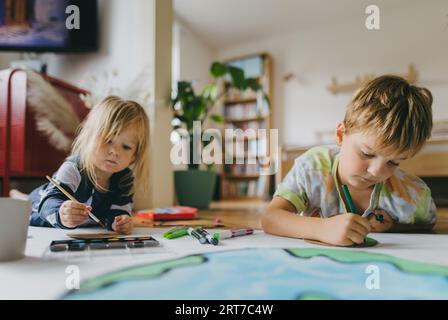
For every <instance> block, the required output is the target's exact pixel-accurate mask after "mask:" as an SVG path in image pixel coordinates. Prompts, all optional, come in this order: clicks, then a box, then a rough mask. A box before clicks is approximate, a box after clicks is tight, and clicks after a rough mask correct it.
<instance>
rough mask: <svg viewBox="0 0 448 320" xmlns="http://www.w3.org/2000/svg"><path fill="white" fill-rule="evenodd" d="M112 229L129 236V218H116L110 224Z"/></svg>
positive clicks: (130, 229)
mask: <svg viewBox="0 0 448 320" xmlns="http://www.w3.org/2000/svg"><path fill="white" fill-rule="evenodd" d="M112 229H113V230H114V231H115V232H118V233H123V234H131V233H132V219H131V217H130V216H128V215H127V214H123V215H121V216H116V217H115V219H114V223H113V224H112Z"/></svg>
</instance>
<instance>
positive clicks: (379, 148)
mask: <svg viewBox="0 0 448 320" xmlns="http://www.w3.org/2000/svg"><path fill="white" fill-rule="evenodd" d="M432 100H433V99H432V95H431V93H430V91H429V90H427V89H425V88H419V87H416V86H412V85H410V84H409V83H408V82H407V81H406V80H404V79H403V78H400V77H397V76H389V75H386V76H381V77H378V78H376V79H374V80H372V81H371V82H369V83H368V84H366V85H365V86H364V87H362V88H361V89H359V90H358V91H357V92H356V93H355V95H354V96H353V98H352V101H351V102H350V104H349V105H348V109H347V112H346V115H345V118H344V121H343V122H341V123H339V124H338V126H337V129H336V137H337V146H324V147H315V148H312V149H310V150H308V151H307V152H306V153H305V154H303V155H301V156H300V157H298V158H297V159H296V160H295V163H294V166H293V168H292V169H291V171H290V172H289V173H288V174H287V176H286V177H285V179H284V180H283V181H282V183H281V184H280V185H279V187H278V189H277V191H276V193H275V195H274V198H273V200H272V202H271V203H270V204H269V206H268V209H267V211H266V213H265V214H264V216H263V217H262V226H263V229H264V230H265V232H268V233H272V234H276V235H281V236H287V237H295V238H305V239H314V240H319V241H322V242H326V243H329V244H333V245H339V246H349V245H353V244H359V243H362V242H363V240H364V238H365V236H366V235H367V234H368V233H369V232H386V231H399V232H400V231H427V230H431V228H432V227H433V226H434V224H435V219H436V215H435V205H434V201H433V199H432V198H431V191H430V189H429V188H428V186H427V185H426V184H425V183H424V182H423V181H422V180H421V179H419V178H418V177H416V176H413V175H411V174H408V173H406V172H404V171H402V170H401V169H400V168H399V165H400V163H401V162H402V161H404V160H405V159H408V158H410V157H412V156H414V155H415V154H416V153H417V152H418V151H419V150H420V149H421V148H422V147H423V145H424V143H425V141H426V140H427V139H428V138H429V137H430V135H431V129H432V111H431V105H432ZM342 185H346V186H347V187H348V190H349V193H350V195H351V198H352V200H353V203H354V207H355V208H356V212H353V213H354V214H345V213H348V212H349V209H348V208H349V204H348V202H347V199H346V197H345V196H344V193H343V192H342ZM380 215H382V216H383V218H384V220H383V221H380V220H381V219H379V217H380ZM322 218H324V219H322Z"/></svg>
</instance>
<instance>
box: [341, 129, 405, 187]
mask: <svg viewBox="0 0 448 320" xmlns="http://www.w3.org/2000/svg"><path fill="white" fill-rule="evenodd" d="M340 129H341V127H338V130H337V137H338V143H339V145H340V146H341V153H340V158H339V165H338V176H339V179H340V181H341V183H342V184H348V185H349V186H351V187H352V188H354V189H358V190H366V189H369V188H371V187H373V186H374V185H375V184H376V183H379V182H383V181H386V180H387V179H389V178H390V177H391V176H392V175H393V173H394V171H395V169H396V168H397V167H398V166H399V165H400V162H401V161H403V160H405V159H406V158H407V155H406V154H398V155H397V154H393V153H392V152H391V150H390V149H389V150H378V149H375V146H376V145H377V143H376V142H377V138H376V137H375V136H374V135H373V134H367V133H362V132H356V133H352V134H348V135H347V134H345V128H344V126H343V125H342V130H340Z"/></svg>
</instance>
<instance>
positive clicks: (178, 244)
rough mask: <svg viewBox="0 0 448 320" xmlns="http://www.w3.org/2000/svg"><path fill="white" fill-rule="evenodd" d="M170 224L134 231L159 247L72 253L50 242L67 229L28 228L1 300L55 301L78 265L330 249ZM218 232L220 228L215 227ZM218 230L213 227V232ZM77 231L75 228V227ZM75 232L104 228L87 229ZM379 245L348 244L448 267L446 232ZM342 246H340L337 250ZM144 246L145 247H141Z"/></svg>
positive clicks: (4, 268)
mask: <svg viewBox="0 0 448 320" xmlns="http://www.w3.org/2000/svg"><path fill="white" fill-rule="evenodd" d="M167 230H169V228H135V229H134V233H133V234H135V235H148V234H149V235H151V236H153V237H154V238H156V239H157V240H158V241H159V242H160V243H161V246H160V247H158V248H147V249H133V252H134V254H131V253H129V250H128V251H126V250H124V249H114V250H112V249H111V250H101V251H102V252H101V253H95V254H93V255H92V256H88V255H85V254H84V255H83V254H82V253H74V255H71V253H70V254H68V255H67V254H64V253H52V254H50V255H49V254H48V253H49V252H48V246H49V244H50V242H51V241H52V240H62V239H69V238H68V237H67V236H66V233H67V230H61V229H52V228H39V227H30V228H29V232H28V240H27V247H26V257H25V258H23V259H21V260H18V261H13V262H3V263H0V299H57V298H58V297H60V296H61V295H62V294H64V293H66V292H67V289H66V280H67V278H68V277H69V274H68V273H66V269H67V267H68V266H71V265H75V266H77V267H79V271H80V279H81V282H82V281H84V280H86V279H88V278H91V277H94V276H97V275H101V274H103V273H105V272H109V271H114V270H117V269H121V268H123V267H127V266H133V265H140V264H144V263H147V262H156V261H163V260H167V259H172V258H178V257H181V256H184V255H189V254H197V253H204V252H214V251H219V250H232V249H242V248H313V247H314V248H330V247H322V246H318V245H313V244H310V243H307V242H305V241H303V240H300V239H291V238H284V237H277V236H272V235H268V234H265V233H264V232H263V231H256V232H255V233H254V234H253V235H249V236H243V237H236V238H232V239H226V240H221V241H220V244H219V245H218V246H213V245H209V244H205V245H201V244H200V243H199V242H198V240H197V239H194V238H191V237H189V236H186V237H181V238H177V239H172V240H167V239H165V238H163V236H162V235H163V233H164V232H166V231H167ZM216 230H219V229H216ZM213 231H214V230H213ZM71 232H73V231H71ZM77 232H86V233H92V232H101V230H99V229H84V230H77ZM369 236H370V237H372V238H374V239H376V240H378V241H379V242H380V244H379V245H377V246H375V247H371V248H362V249H355V248H344V249H347V250H360V251H367V252H372V253H382V254H388V255H393V256H396V257H399V258H404V259H410V260H414V261H420V262H426V263H434V264H439V265H444V266H448V235H435V234H380V233H376V234H370V235H369ZM335 249H340V248H335ZM138 250H144V251H138Z"/></svg>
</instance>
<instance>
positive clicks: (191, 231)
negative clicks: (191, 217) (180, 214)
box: [188, 228, 207, 244]
mask: <svg viewBox="0 0 448 320" xmlns="http://www.w3.org/2000/svg"><path fill="white" fill-rule="evenodd" d="M188 234H189V235H190V236H192V237H195V238H196V239H198V240H199V242H200V243H201V244H206V243H207V238H205V237H204V236H202V235H201V234H200V233H199V232H197V231H196V230H195V229H193V228H188Z"/></svg>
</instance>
